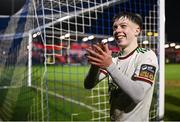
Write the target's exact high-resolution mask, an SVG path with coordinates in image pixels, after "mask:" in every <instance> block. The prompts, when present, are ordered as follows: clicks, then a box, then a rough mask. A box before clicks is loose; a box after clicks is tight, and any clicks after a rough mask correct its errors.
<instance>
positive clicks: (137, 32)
mask: <svg viewBox="0 0 180 122" xmlns="http://www.w3.org/2000/svg"><path fill="white" fill-rule="evenodd" d="M140 32H141V29H140V27H139V26H138V27H137V28H136V30H135V36H139V34H140Z"/></svg>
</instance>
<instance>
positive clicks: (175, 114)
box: [165, 64, 180, 121]
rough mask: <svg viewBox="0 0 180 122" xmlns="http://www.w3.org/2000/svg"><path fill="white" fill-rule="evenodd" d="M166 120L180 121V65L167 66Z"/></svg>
mask: <svg viewBox="0 0 180 122" xmlns="http://www.w3.org/2000/svg"><path fill="white" fill-rule="evenodd" d="M165 81H166V82H165V120H167V121H178V120H180V116H179V115H180V64H166V65H165Z"/></svg>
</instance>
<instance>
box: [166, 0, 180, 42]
mask: <svg viewBox="0 0 180 122" xmlns="http://www.w3.org/2000/svg"><path fill="white" fill-rule="evenodd" d="M165 16H166V27H165V28H166V30H165V31H166V34H167V41H168V42H179V43H180V0H165Z"/></svg>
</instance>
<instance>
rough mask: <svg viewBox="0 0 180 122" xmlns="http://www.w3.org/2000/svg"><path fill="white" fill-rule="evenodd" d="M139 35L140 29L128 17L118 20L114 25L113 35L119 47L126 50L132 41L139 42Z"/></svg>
mask: <svg viewBox="0 0 180 122" xmlns="http://www.w3.org/2000/svg"><path fill="white" fill-rule="evenodd" d="M139 33H140V27H139V26H138V25H137V24H135V23H133V22H132V21H131V20H129V19H128V18H127V17H123V16H122V17H121V18H119V19H118V18H117V19H115V21H114V23H113V35H114V37H115V39H116V42H117V44H118V46H119V47H122V48H125V47H127V46H128V45H130V44H131V42H132V41H137V37H138V35H139Z"/></svg>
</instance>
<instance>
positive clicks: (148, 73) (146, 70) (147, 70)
mask: <svg viewBox="0 0 180 122" xmlns="http://www.w3.org/2000/svg"><path fill="white" fill-rule="evenodd" d="M155 72H156V67H155V66H152V65H148V64H143V65H141V68H140V72H139V76H140V77H144V78H147V79H149V80H151V81H152V80H154V75H155Z"/></svg>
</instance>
